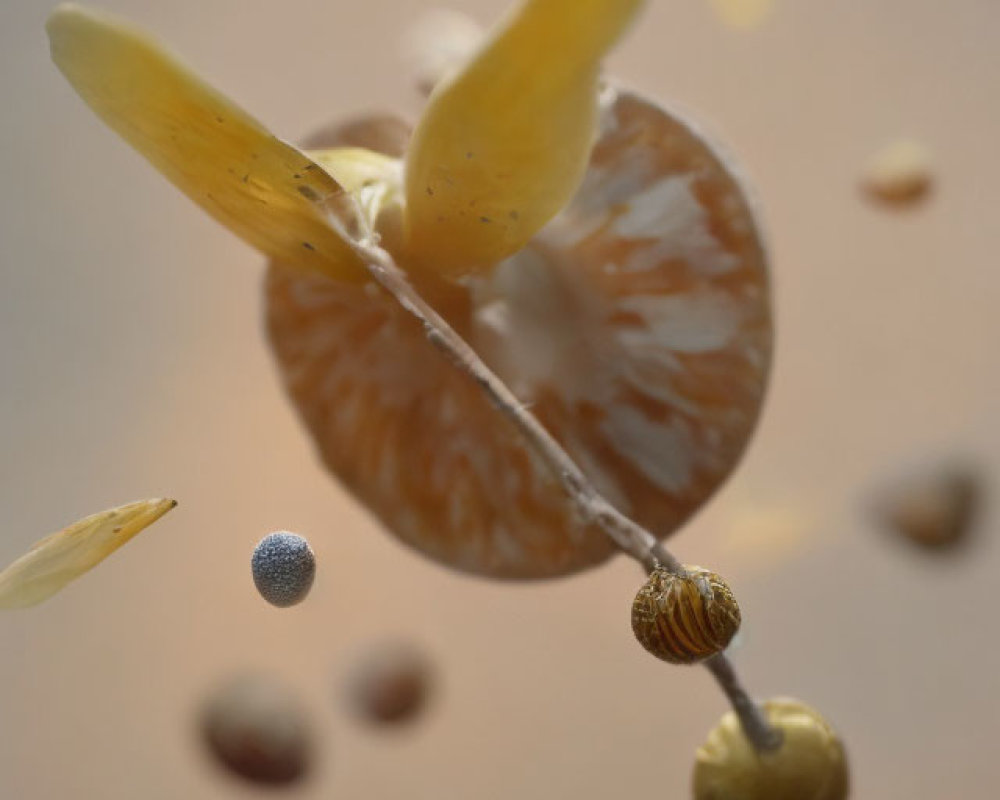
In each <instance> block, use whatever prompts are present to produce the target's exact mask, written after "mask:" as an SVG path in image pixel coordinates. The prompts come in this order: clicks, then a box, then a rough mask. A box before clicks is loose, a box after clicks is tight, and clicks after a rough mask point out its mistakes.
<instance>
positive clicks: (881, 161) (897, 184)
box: [863, 139, 932, 208]
mask: <svg viewBox="0 0 1000 800" xmlns="http://www.w3.org/2000/svg"><path fill="white" fill-rule="evenodd" d="M931 183H932V172H931V154H930V151H929V150H928V149H927V148H926V147H924V145H922V144H920V143H919V142H915V141H912V140H909V139H900V140H898V141H895V142H892V143H891V144H889V145H886V147H884V148H883V149H882V150H880V151H879V152H878V153H876V154H875V156H874V157H873V158H872V160H871V161H870V162H869V164H868V167H867V168H866V170H865V175H864V182H863V185H864V188H865V190H866V191H867V192H868V194H869V196H871V197H872V198H873V199H875V200H878V201H879V202H881V203H884V204H886V205H889V206H895V207H898V208H902V207H905V206H909V205H913V204H915V203H917V202H919V201H920V200H922V199H923V198H924V197H926V196H927V194H928V193H929V191H930V188H931Z"/></svg>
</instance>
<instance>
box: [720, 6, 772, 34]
mask: <svg viewBox="0 0 1000 800" xmlns="http://www.w3.org/2000/svg"><path fill="white" fill-rule="evenodd" d="M710 3H711V6H712V8H713V9H714V10H715V15H716V16H717V17H718V18H719V19H720V20H721V21H722V22H724V23H725V24H726V25H729V26H730V27H732V28H741V29H743V30H751V29H753V28H756V27H758V26H759V25H761V24H762V23H763V22H764V20H765V19H767V18H768V16H770V14H771V11H772V9H773V8H774V0H710Z"/></svg>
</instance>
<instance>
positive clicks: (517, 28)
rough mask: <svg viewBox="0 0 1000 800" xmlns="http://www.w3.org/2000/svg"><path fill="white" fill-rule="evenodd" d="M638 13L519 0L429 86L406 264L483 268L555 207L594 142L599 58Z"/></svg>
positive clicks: (572, 0)
mask: <svg viewBox="0 0 1000 800" xmlns="http://www.w3.org/2000/svg"><path fill="white" fill-rule="evenodd" d="M641 5H642V2H641V0H528V2H525V3H523V4H522V5H521V6H520V7H519V8H518V9H517V10H516V12H515V13H514V14H513V15H512V16H511V17H510V18H509V19H507V20H506V22H505V23H504V24H502V25H501V26H500V28H499V29H498V30H497V32H495V33H494V34H493V35H492V36H491V37H490V38H489V39H488V40H487V42H486V44H485V45H484V47H483V49H482V50H481V51H480V52H479V54H478V55H477V56H476V58H474V59H473V60H472V61H471V62H470V63H469V64H468V65H467V66H466V67H465V68H464V69H463V70H462V71H461V72H459V73H458V74H457V75H456V76H455V77H454V78H452V79H451V80H447V81H445V83H443V84H442V85H440V86H439V87H438V88H437V89H435V91H434V93H433V94H432V95H431V99H430V102H429V104H428V107H427V109H426V111H425V113H424V115H423V118H422V119H421V120H420V123H419V125H418V126H417V129H416V131H415V132H414V135H413V140H412V142H411V144H410V150H409V153H408V155H407V163H406V178H405V182H406V236H407V249H408V258H409V260H410V261H411V262H412V263H413V264H415V265H417V266H419V267H423V268H428V269H434V270H438V271H443V272H450V273H461V272H471V271H474V270H475V269H476V268H482V267H484V266H487V265H489V264H493V263H495V262H496V261H498V260H500V259H502V258H504V257H506V256H508V255H510V254H511V253H513V252H515V251H517V250H518V249H520V247H521V246H522V245H523V244H525V242H527V241H528V239H530V238H531V236H532V235H533V234H534V233H535V232H536V231H538V230H539V229H540V228H541V227H542V226H543V225H544V224H545V223H546V222H547V221H548V220H549V219H550V218H551V217H552V216H554V215H555V214H556V213H557V212H558V211H559V209H560V208H562V207H563V205H565V203H566V202H567V201H568V200H569V198H570V197H571V196H572V194H573V192H574V190H575V189H576V187H577V185H578V184H579V182H580V178H581V176H582V175H583V171H584V168H585V166H586V164H587V157H588V155H589V152H590V147H591V144H592V143H593V139H594V134H595V121H596V118H597V78H598V70H599V67H600V61H601V58H602V57H603V56H604V54H605V53H606V52H607V50H608V49H609V48H610V47H611V46H612V45H613V44H614V42H615V40H616V39H618V37H619V36H620V35H621V33H622V31H623V30H624V28H625V27H626V25H627V23H628V22H629V21H630V20H631V19H632V17H633V16H634V15H635V13H636V11H637V10H638V8H639V7H640V6H641Z"/></svg>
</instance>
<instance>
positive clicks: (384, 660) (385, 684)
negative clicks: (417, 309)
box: [349, 642, 433, 724]
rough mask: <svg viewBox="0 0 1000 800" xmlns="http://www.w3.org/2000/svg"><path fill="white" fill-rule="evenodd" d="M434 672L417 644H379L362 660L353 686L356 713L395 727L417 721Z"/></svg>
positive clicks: (430, 686)
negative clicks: (395, 725) (393, 724)
mask: <svg viewBox="0 0 1000 800" xmlns="http://www.w3.org/2000/svg"><path fill="white" fill-rule="evenodd" d="M432 684H433V669H432V668H431V665H430V661H429V660H428V659H427V658H426V656H425V655H424V654H423V653H422V652H421V651H420V650H418V649H417V648H416V647H414V646H413V645H409V644H404V643H401V642H395V643H387V644H382V645H378V646H377V647H375V648H373V649H372V650H371V651H369V652H368V653H367V654H365V656H364V657H363V658H362V659H361V661H360V662H359V663H358V664H357V666H356V668H355V672H354V675H353V676H352V678H351V681H350V684H349V696H350V702H351V705H352V707H353V708H354V710H355V712H356V713H357V714H358V715H359V716H361V717H362V718H363V719H366V720H368V721H369V722H375V723H381V724H392V723H401V722H407V721H410V720H413V719H415V718H416V717H417V716H418V715H419V714H420V712H421V711H423V709H424V708H425V707H426V705H427V702H428V699H429V696H430V694H431V689H432Z"/></svg>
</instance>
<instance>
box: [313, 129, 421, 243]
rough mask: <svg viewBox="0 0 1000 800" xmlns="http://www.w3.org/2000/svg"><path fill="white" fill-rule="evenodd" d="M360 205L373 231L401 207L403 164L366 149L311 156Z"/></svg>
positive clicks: (314, 153)
mask: <svg viewBox="0 0 1000 800" xmlns="http://www.w3.org/2000/svg"><path fill="white" fill-rule="evenodd" d="M308 155H309V157H310V158H312V159H314V160H315V161H316V163H317V164H319V165H320V166H322V167H323V169H324V170H326V171H327V172H328V173H329V174H330V175H332V176H333V177H334V179H335V180H336V181H337V183H339V184H340V186H341V187H343V189H344V191H345V192H347V193H348V194H350V195H352V196H353V197H354V199H355V200H356V201H357V210H358V211H360V212H361V213H362V216H363V217H364V220H363V221H364V222H365V223H366V224H367V225H368V226H369V227H371V228H374V227H375V224H376V222H377V220H378V218H379V216H380V215H381V214H382V212H384V211H386V210H388V209H389V208H398V207H400V206H401V205H402V164H401V163H400V161H399V159H398V158H391V157H389V156H386V155H382V154H381V153H376V152H374V151H372V150H366V149H365V148H363V147H336V148H333V149H330V150H315V151H310V152H309V153H308Z"/></svg>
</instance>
